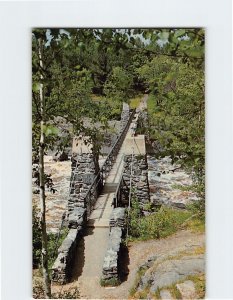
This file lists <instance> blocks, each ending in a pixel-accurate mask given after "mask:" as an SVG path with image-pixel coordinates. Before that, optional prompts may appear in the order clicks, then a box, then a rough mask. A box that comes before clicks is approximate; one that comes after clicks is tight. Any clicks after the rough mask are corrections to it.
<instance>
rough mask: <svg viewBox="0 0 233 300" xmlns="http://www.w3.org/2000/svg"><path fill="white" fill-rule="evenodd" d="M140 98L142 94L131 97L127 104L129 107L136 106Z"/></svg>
mask: <svg viewBox="0 0 233 300" xmlns="http://www.w3.org/2000/svg"><path fill="white" fill-rule="evenodd" d="M141 99H142V95H140V96H137V97H134V98H131V99H130V101H129V106H130V108H131V109H134V108H138V106H139V104H140V101H141Z"/></svg>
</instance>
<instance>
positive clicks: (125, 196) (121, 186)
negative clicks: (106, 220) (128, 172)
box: [113, 172, 130, 208]
mask: <svg viewBox="0 0 233 300" xmlns="http://www.w3.org/2000/svg"><path fill="white" fill-rule="evenodd" d="M129 191H130V189H129V186H128V185H127V183H126V182H125V180H124V177H123V172H122V174H121V177H120V181H119V183H118V185H117V189H116V192H115V194H114V198H113V206H114V208H116V207H119V206H121V207H124V206H128V202H129Z"/></svg>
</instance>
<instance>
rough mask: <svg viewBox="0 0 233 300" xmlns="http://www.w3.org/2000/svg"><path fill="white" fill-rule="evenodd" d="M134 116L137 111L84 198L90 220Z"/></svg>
mask: <svg viewBox="0 0 233 300" xmlns="http://www.w3.org/2000/svg"><path fill="white" fill-rule="evenodd" d="M134 114H135V109H134V110H133V111H132V112H131V113H130V116H129V119H128V121H127V123H126V125H125V127H124V128H123V130H122V132H121V133H120V135H119V137H118V138H117V140H116V142H115V143H114V145H113V146H112V148H111V150H110V152H109V154H108V156H107V158H106V160H105V162H104V164H103V166H102V167H101V168H100V171H99V172H98V174H97V175H96V177H95V179H94V181H93V183H92V184H91V186H90V187H89V189H88V191H87V193H86V195H85V197H84V202H85V203H86V205H87V217H88V218H89V216H90V214H91V212H92V210H93V208H94V205H95V202H96V200H97V197H98V195H99V194H100V192H101V190H102V189H103V186H104V183H105V179H106V178H107V176H108V175H109V173H110V171H111V169H112V166H113V163H114V161H115V160H116V157H117V154H118V152H119V150H120V148H121V146H122V144H123V141H124V139H125V136H126V134H127V131H128V129H129V126H130V123H131V122H132V119H133V117H134Z"/></svg>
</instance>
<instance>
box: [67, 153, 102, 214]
mask: <svg viewBox="0 0 233 300" xmlns="http://www.w3.org/2000/svg"><path fill="white" fill-rule="evenodd" d="M71 162H72V164H71V168H72V171H71V183H70V196H69V200H68V213H69V214H71V213H72V212H73V211H74V210H75V209H77V208H79V207H81V208H88V203H87V201H85V200H86V199H85V196H86V194H87V192H88V190H89V189H90V187H91V185H92V184H93V182H94V179H95V177H96V175H97V173H98V172H99V163H98V160H97V159H96V158H95V156H94V155H93V153H82V154H75V155H73V156H72V159H71ZM99 184H100V183H99ZM98 188H100V187H99V186H98V187H97V186H96V185H94V186H93V187H92V190H91V193H90V194H91V199H88V200H89V201H90V203H92V204H94V203H95V201H96V200H97V197H98Z"/></svg>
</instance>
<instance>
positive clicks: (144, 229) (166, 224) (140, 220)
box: [128, 199, 191, 240]
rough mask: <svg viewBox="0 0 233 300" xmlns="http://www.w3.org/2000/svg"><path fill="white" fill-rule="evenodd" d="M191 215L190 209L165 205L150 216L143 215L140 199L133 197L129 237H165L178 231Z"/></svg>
mask: <svg viewBox="0 0 233 300" xmlns="http://www.w3.org/2000/svg"><path fill="white" fill-rule="evenodd" d="M190 216H191V212H190V211H184V210H182V211H181V210H178V209H173V208H167V207H163V206H162V207H161V208H160V209H159V210H158V211H157V212H155V213H152V214H151V215H149V216H142V214H141V210H140V208H139V204H138V201H137V200H136V199H132V208H131V210H130V212H129V224H128V226H129V238H130V239H135V238H136V239H140V240H147V239H159V238H164V237H166V236H168V235H170V234H172V233H174V232H176V231H177V230H178V229H179V226H180V225H181V224H182V223H183V222H184V221H185V220H187V219H188V218H189V217H190Z"/></svg>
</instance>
